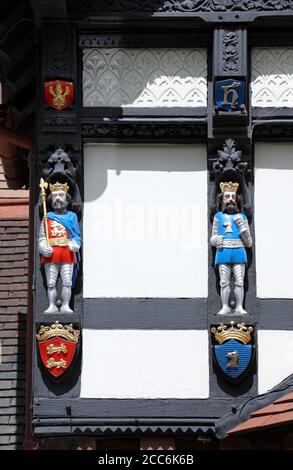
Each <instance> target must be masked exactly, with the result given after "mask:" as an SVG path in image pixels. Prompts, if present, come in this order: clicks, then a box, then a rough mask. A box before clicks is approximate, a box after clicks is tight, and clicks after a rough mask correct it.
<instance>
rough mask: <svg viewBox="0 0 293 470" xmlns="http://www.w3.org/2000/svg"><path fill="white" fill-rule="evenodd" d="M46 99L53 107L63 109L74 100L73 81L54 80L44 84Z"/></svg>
mask: <svg viewBox="0 0 293 470" xmlns="http://www.w3.org/2000/svg"><path fill="white" fill-rule="evenodd" d="M44 91H45V100H46V103H47V105H48V106H50V107H51V108H54V109H57V110H58V111H62V109H65V108H68V107H69V106H70V105H71V103H72V102H73V98H74V89H73V83H72V82H65V81H64V80H54V81H51V82H45V84H44Z"/></svg>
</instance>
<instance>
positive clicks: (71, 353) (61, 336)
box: [36, 321, 80, 378]
mask: <svg viewBox="0 0 293 470" xmlns="http://www.w3.org/2000/svg"><path fill="white" fill-rule="evenodd" d="M79 334H80V332H79V330H76V329H74V328H73V325H72V323H71V324H70V325H62V324H61V323H59V322H58V321H56V322H55V323H53V324H52V325H50V326H49V325H41V327H40V330H39V332H38V334H37V335H36V337H37V340H38V346H39V353H40V358H41V361H42V364H43V365H44V367H45V369H46V371H47V372H49V374H50V375H52V376H53V377H54V378H58V377H60V376H61V375H63V374H64V373H65V372H66V371H67V370H68V369H69V368H70V366H71V365H72V363H73V360H74V358H75V356H76V349H77V346H78V340H79Z"/></svg>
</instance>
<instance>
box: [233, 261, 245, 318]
mask: <svg viewBox="0 0 293 470" xmlns="http://www.w3.org/2000/svg"><path fill="white" fill-rule="evenodd" d="M244 274H245V264H234V265H233V275H234V295H235V301H236V307H235V313H239V314H241V315H243V314H245V313H247V312H246V311H245V310H244V308H243V299H244V287H243V285H244Z"/></svg>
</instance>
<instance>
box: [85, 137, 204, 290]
mask: <svg viewBox="0 0 293 470" xmlns="http://www.w3.org/2000/svg"><path fill="white" fill-rule="evenodd" d="M84 175H85V176H84V178H85V184H84V187H85V197H84V218H83V224H84V227H86V230H84V236H83V237H84V239H83V263H84V265H83V275H84V282H83V286H84V288H83V289H84V290H83V292H84V297H88V298H95V297H206V296H207V271H208V244H207V168H206V148H205V147H204V146H202V145H136V144H130V145H118V144H117V145H114V144H108V145H107V144H105V145H97V144H94V145H86V146H85V148H84Z"/></svg>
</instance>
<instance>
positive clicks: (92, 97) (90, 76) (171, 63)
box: [83, 48, 207, 107]
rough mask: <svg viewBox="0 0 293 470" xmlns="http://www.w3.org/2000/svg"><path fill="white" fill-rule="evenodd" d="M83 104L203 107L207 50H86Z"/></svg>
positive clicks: (204, 103) (204, 101) (205, 88)
mask: <svg viewBox="0 0 293 470" xmlns="http://www.w3.org/2000/svg"><path fill="white" fill-rule="evenodd" d="M83 68H84V70H83V105H84V106H113V107H115V106H116V107H118V106H125V107H126V106H128V107H173V106H184V107H202V106H206V102H207V53H206V50H205V49H135V48H133V49H126V48H125V49H123V48H113V49H105V48H99V49H84V57H83Z"/></svg>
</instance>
